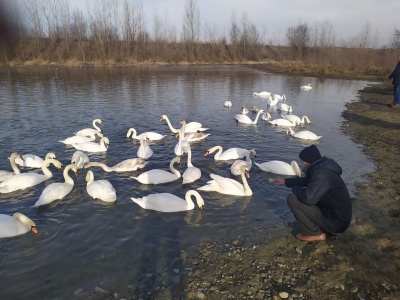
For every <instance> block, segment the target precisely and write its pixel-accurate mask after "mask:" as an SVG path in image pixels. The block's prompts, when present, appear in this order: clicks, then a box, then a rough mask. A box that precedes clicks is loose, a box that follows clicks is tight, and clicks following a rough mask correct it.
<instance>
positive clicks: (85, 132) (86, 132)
mask: <svg viewBox="0 0 400 300" xmlns="http://www.w3.org/2000/svg"><path fill="white" fill-rule="evenodd" d="M97 123H99V124H100V125H103V121H102V120H100V119H94V120H93V122H92V124H93V127H94V128H84V129H82V130H79V131H78V132H75V135H81V136H92V135H93V134H96V131H98V132H101V129H100V128H99V127H98V126H97V125H96V124H97Z"/></svg>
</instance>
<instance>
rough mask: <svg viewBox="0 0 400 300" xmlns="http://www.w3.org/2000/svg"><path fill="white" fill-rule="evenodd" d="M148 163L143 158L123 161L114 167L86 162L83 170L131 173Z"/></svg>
mask: <svg viewBox="0 0 400 300" xmlns="http://www.w3.org/2000/svg"><path fill="white" fill-rule="evenodd" d="M147 163H148V161H145V160H144V159H143V158H130V159H125V160H123V161H121V162H119V163H118V164H116V165H115V166H112V167H109V166H107V165H105V164H103V163H101V162H88V163H85V164H84V166H83V167H84V168H85V169H87V168H90V167H101V168H103V170H104V171H106V172H133V171H136V170H137V169H142V168H144V167H145V166H146V165H147Z"/></svg>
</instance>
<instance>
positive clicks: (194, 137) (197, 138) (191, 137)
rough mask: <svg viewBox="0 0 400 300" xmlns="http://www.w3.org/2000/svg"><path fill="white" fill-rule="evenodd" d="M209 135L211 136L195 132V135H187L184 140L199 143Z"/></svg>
mask: <svg viewBox="0 0 400 300" xmlns="http://www.w3.org/2000/svg"><path fill="white" fill-rule="evenodd" d="M209 135H210V133H205V132H194V133H188V134H185V137H184V138H183V139H184V140H186V141H188V142H189V143H193V142H198V141H201V140H204V139H205V138H206V137H208V136H209Z"/></svg>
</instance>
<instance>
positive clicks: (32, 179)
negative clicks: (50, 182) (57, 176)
mask: <svg viewBox="0 0 400 300" xmlns="http://www.w3.org/2000/svg"><path fill="white" fill-rule="evenodd" d="M46 179H48V177H47V176H46V175H43V174H37V173H21V174H17V175H14V176H12V177H11V178H9V179H7V180H4V181H3V182H0V193H10V192H13V191H17V190H24V189H26V188H29V187H32V186H35V185H37V184H39V183H41V182H43V181H45V180H46Z"/></svg>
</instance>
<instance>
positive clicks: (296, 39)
mask: <svg viewBox="0 0 400 300" xmlns="http://www.w3.org/2000/svg"><path fill="white" fill-rule="evenodd" d="M286 38H287V41H288V46H289V47H290V48H291V50H292V52H293V54H294V55H295V56H296V57H297V58H300V59H301V58H302V57H303V55H304V54H305V52H306V49H307V47H308V46H309V43H310V30H309V27H308V25H307V23H304V24H298V25H297V26H294V27H289V28H288V29H287V32H286Z"/></svg>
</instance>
